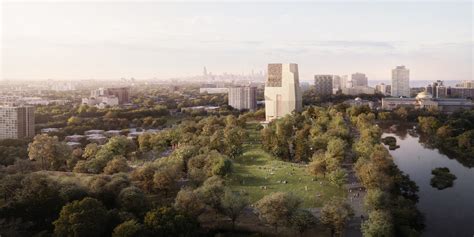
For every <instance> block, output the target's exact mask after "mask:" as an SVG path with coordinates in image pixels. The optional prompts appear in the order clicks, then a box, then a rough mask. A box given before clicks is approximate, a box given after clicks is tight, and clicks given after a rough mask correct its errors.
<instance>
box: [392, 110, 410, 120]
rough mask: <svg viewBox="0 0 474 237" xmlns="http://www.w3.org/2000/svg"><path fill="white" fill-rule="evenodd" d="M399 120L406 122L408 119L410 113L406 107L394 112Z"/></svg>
mask: <svg viewBox="0 0 474 237" xmlns="http://www.w3.org/2000/svg"><path fill="white" fill-rule="evenodd" d="M394 113H395V115H396V116H397V117H398V119H400V120H403V121H406V120H407V118H408V111H407V109H406V108H405V107H400V108H398V109H396V110H395V111H394Z"/></svg>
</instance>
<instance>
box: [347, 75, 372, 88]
mask: <svg viewBox="0 0 474 237" xmlns="http://www.w3.org/2000/svg"><path fill="white" fill-rule="evenodd" d="M351 81H352V87H357V86H368V85H369V84H368V81H367V76H366V75H365V74H364V73H360V72H357V73H354V74H352V77H351Z"/></svg>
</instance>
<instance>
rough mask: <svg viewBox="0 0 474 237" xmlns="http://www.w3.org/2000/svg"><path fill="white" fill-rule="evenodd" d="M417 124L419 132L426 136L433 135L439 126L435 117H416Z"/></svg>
mask: <svg viewBox="0 0 474 237" xmlns="http://www.w3.org/2000/svg"><path fill="white" fill-rule="evenodd" d="M418 124H419V125H420V128H421V131H422V132H424V133H427V134H434V133H435V132H436V130H437V129H438V128H439V127H440V126H441V124H440V122H439V121H438V120H437V119H436V118H435V117H431V116H430V117H421V116H420V117H418Z"/></svg>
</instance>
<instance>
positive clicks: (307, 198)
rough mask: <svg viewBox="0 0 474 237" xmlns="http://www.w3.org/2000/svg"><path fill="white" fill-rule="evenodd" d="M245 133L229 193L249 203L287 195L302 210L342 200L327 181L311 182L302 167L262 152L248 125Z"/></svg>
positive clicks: (341, 192) (339, 190)
mask: <svg viewBox="0 0 474 237" xmlns="http://www.w3.org/2000/svg"><path fill="white" fill-rule="evenodd" d="M248 132H249V141H250V142H249V143H246V144H245V146H244V153H243V154H242V156H240V157H239V158H237V159H236V160H235V161H234V164H233V165H234V166H233V172H232V174H231V175H230V176H229V177H228V182H229V186H230V188H231V189H232V190H234V191H243V192H244V193H246V194H247V195H248V196H249V198H250V200H251V202H252V203H253V202H256V201H258V200H260V199H261V198H262V197H263V196H265V195H267V194H270V193H273V192H288V193H292V194H294V195H296V196H298V197H300V198H301V199H302V200H303V207H305V208H310V207H321V206H322V205H323V204H324V203H325V202H326V201H328V200H330V199H332V198H335V197H340V198H344V197H345V196H346V192H345V191H344V189H343V188H340V187H338V186H335V185H332V184H330V183H329V182H328V180H327V179H323V178H319V179H317V180H316V179H314V177H313V176H311V175H310V174H309V173H308V171H307V167H306V165H303V164H295V163H291V162H285V161H280V160H277V159H276V158H274V157H273V156H272V155H270V154H269V153H267V152H266V151H264V150H263V149H262V148H261V145H260V141H259V134H258V131H257V129H256V126H255V125H254V124H249V126H248ZM313 179H314V180H313ZM279 181H280V183H279ZM281 181H287V183H286V184H285V183H281ZM320 182H321V183H322V184H321V183H320ZM264 186H266V188H267V189H266V190H265V189H263V188H262V187H264ZM305 187H307V188H308V191H306V189H305Z"/></svg>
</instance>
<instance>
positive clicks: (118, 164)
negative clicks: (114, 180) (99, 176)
mask: <svg viewBox="0 0 474 237" xmlns="http://www.w3.org/2000/svg"><path fill="white" fill-rule="evenodd" d="M129 170H130V166H128V163H127V160H126V159H125V158H124V157H123V156H116V157H115V158H113V159H112V160H111V161H109V162H108V163H107V166H105V168H104V173H106V174H115V173H120V172H128V171H129Z"/></svg>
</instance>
